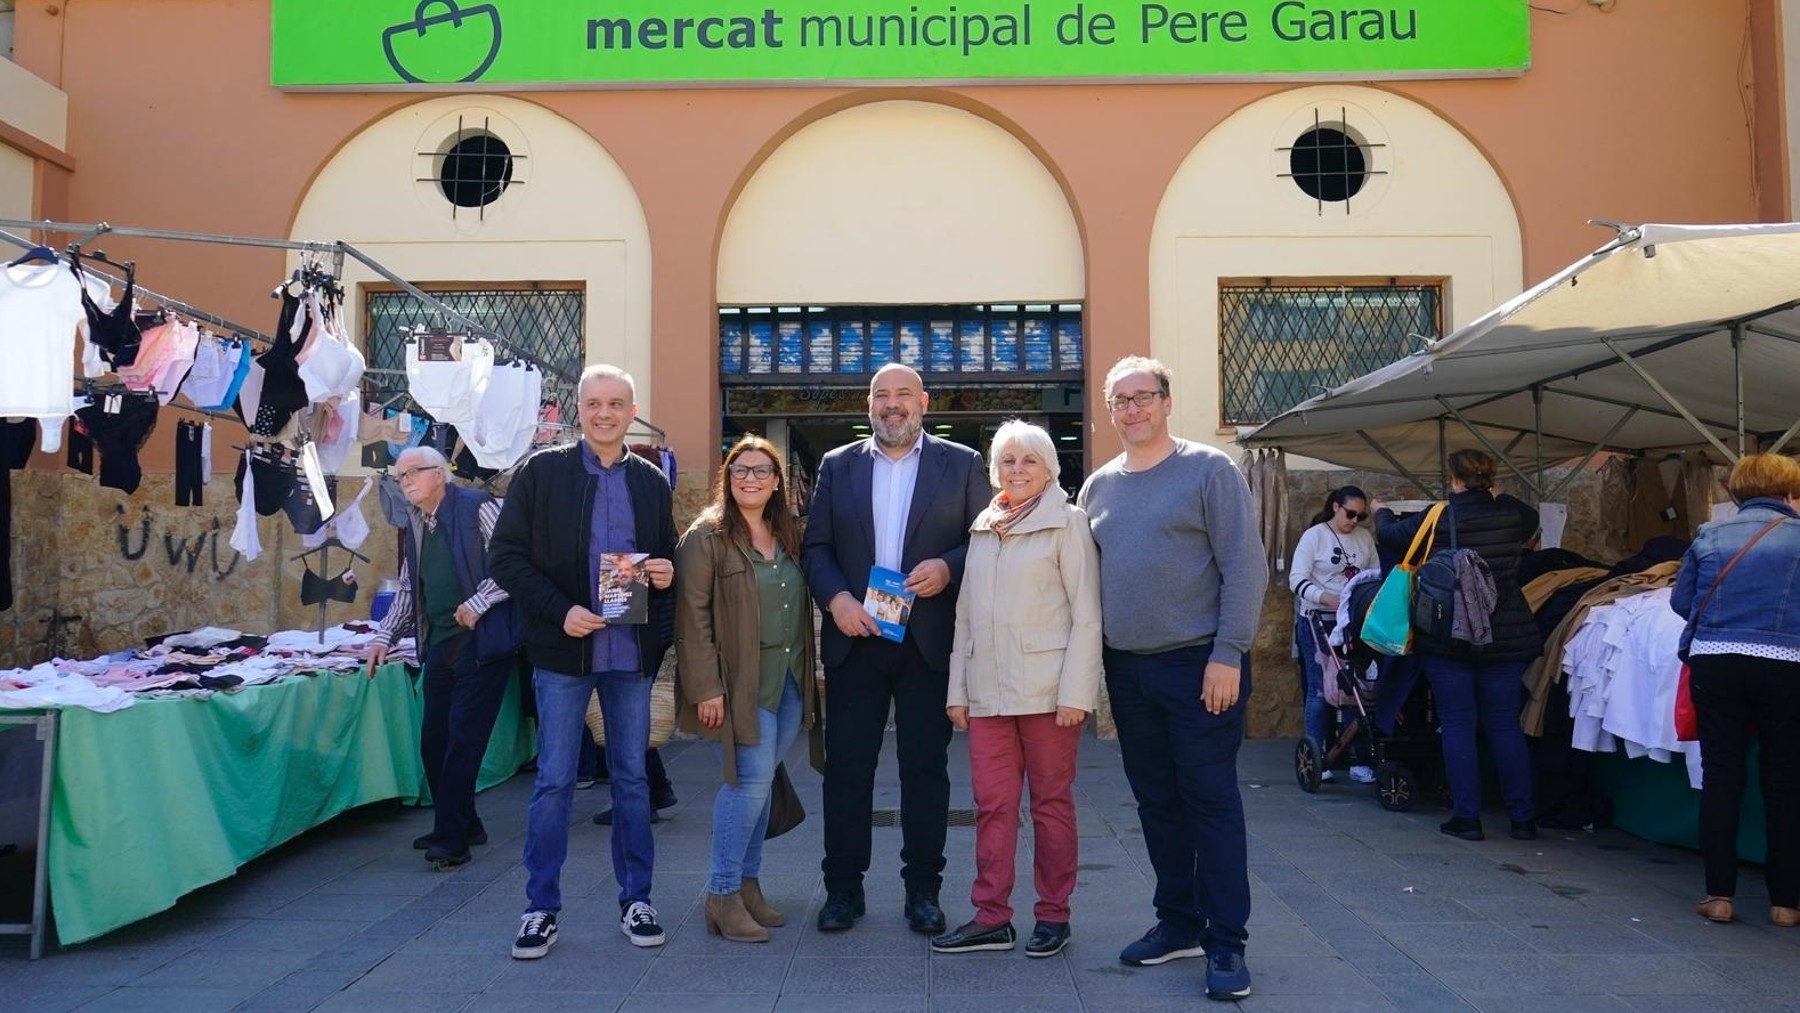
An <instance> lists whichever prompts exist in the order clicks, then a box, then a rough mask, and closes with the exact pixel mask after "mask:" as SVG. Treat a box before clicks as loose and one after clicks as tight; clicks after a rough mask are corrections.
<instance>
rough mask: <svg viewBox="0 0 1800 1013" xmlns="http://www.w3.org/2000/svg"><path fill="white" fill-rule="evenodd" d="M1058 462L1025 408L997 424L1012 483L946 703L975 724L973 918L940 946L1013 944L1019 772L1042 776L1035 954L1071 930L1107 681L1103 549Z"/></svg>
mask: <svg viewBox="0 0 1800 1013" xmlns="http://www.w3.org/2000/svg"><path fill="white" fill-rule="evenodd" d="M1059 470H1060V469H1059V467H1058V464H1057V460H1056V444H1055V443H1053V442H1052V441H1051V439H1050V434H1049V433H1047V432H1045V431H1044V430H1043V429H1041V428H1039V427H1038V426H1034V425H1031V424H1029V423H1026V422H1020V421H1017V420H1014V421H1011V422H1008V423H1006V424H1005V425H1002V426H1001V427H1000V429H999V431H998V432H996V433H995V434H994V442H993V446H992V447H991V449H990V450H989V451H988V478H989V480H990V481H991V482H992V483H993V484H994V487H995V488H997V489H999V490H1000V491H999V494H998V495H996V496H995V497H994V501H993V503H992V504H991V505H990V506H989V507H988V508H987V509H986V510H984V511H982V512H981V514H980V516H978V517H976V519H975V522H974V524H973V525H971V526H970V529H969V532H970V533H969V553H968V556H967V559H966V561H965V562H964V564H963V583H962V590H961V593H960V594H958V595H957V599H956V639H955V646H954V647H953V648H952V649H951V652H950V692H949V697H948V700H947V702H946V707H945V710H946V712H947V713H948V714H949V717H950V722H951V723H952V724H954V725H955V726H956V727H957V728H958V729H962V730H965V731H967V732H968V733H969V773H970V777H971V778H972V779H973V781H974V788H975V884H974V887H973V889H971V890H970V898H969V899H970V900H971V901H972V902H973V903H974V905H975V917H974V918H973V919H972V920H971V921H969V922H968V923H967V924H965V925H963V926H961V927H960V928H957V929H953V930H951V931H950V932H946V933H944V934H943V935H941V936H938V937H936V938H935V939H933V940H932V941H931V948H932V950H934V951H936V952H938V953H967V952H972V951H978V950H1010V949H1012V948H1013V943H1014V941H1015V936H1014V934H1013V927H1012V914H1013V912H1012V904H1011V898H1012V888H1013V880H1014V875H1015V873H1014V867H1013V860H1014V857H1015V855H1016V853H1017V850H1018V840H1019V792H1020V787H1021V782H1029V783H1030V785H1031V826H1032V844H1033V849H1032V850H1033V860H1032V871H1033V880H1034V882H1035V884H1036V886H1037V894H1038V900H1037V906H1036V909H1035V911H1034V912H1033V913H1034V914H1035V916H1036V919H1037V924H1036V927H1035V928H1034V929H1033V930H1032V933H1031V938H1030V939H1029V940H1028V941H1027V942H1026V944H1025V955H1026V956H1028V957H1049V956H1054V955H1055V954H1057V953H1059V952H1061V951H1062V948H1063V947H1064V946H1066V945H1068V942H1069V895H1070V894H1071V893H1072V892H1074V889H1075V870H1076V864H1077V841H1076V835H1075V801H1074V792H1073V788H1074V783H1075V752H1076V749H1077V747H1078V746H1079V745H1080V742H1081V726H1082V724H1083V723H1084V722H1085V721H1086V720H1087V716H1088V714H1089V712H1091V711H1092V710H1093V709H1094V705H1095V702H1096V700H1097V699H1098V697H1099V693H1100V570H1099V567H1100V558H1099V554H1098V552H1097V550H1096V549H1095V548H1094V538H1093V535H1092V534H1091V533H1090V532H1089V530H1088V520H1087V515H1086V514H1084V513H1082V511H1081V509H1080V508H1078V507H1076V506H1075V505H1074V504H1072V503H1070V502H1069V497H1068V494H1067V493H1065V492H1064V491H1063V490H1062V488H1061V487H1060V486H1058V485H1057V484H1056V478H1057V475H1058V473H1059Z"/></svg>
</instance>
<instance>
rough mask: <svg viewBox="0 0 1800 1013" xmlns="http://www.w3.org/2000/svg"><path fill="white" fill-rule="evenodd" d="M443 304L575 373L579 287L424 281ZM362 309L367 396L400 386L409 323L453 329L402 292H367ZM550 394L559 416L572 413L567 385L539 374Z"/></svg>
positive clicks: (582, 353)
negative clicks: (457, 285) (435, 285)
mask: <svg viewBox="0 0 1800 1013" xmlns="http://www.w3.org/2000/svg"><path fill="white" fill-rule="evenodd" d="M428 291H430V292H431V295H432V296H433V297H434V298H436V299H440V300H442V301H443V302H444V303H445V304H446V305H448V306H449V307H450V308H451V309H453V310H455V311H457V312H458V313H461V314H462V315H463V316H466V317H468V318H469V319H471V320H473V321H475V322H476V323H478V324H481V325H482V326H484V327H487V328H489V329H491V330H493V331H494V332H495V333H496V334H499V335H500V336H501V337H503V338H505V339H506V340H507V341H510V342H512V343H513V345H514V346H515V347H517V348H518V349H519V350H520V351H521V352H523V353H524V354H526V355H528V356H530V357H531V358H533V359H535V360H536V361H538V362H541V363H543V364H545V365H547V366H550V367H552V368H555V369H560V370H562V371H563V372H564V373H567V374H568V375H569V376H578V375H580V373H581V369H582V364H583V362H584V360H585V359H586V357H587V335H586V331H585V327H584V323H585V321H586V319H587V312H586V295H585V293H584V292H583V291H582V290H581V289H579V288H551V287H548V286H545V285H540V284H537V283H533V284H530V285H527V286H523V287H519V288H503V289H447V290H446V289H428ZM367 311H368V317H367V320H366V326H365V328H364V330H363V333H365V334H367V335H368V336H369V341H368V347H369V365H370V367H371V369H373V370H378V371H382V372H375V373H372V374H371V375H370V378H369V381H370V383H369V386H370V391H369V393H370V396H371V398H372V399H373V401H372V403H376V402H380V401H383V400H386V399H387V398H389V397H392V396H393V395H395V394H398V393H400V392H402V391H404V390H405V389H406V362H405V352H406V345H405V342H406V336H407V333H408V332H410V331H411V330H412V329H413V328H415V327H426V328H444V329H446V330H450V331H456V330H457V329H458V328H457V326H456V325H455V324H453V323H449V322H447V321H445V320H443V319H442V318H441V317H440V316H439V314H438V313H437V311H435V310H433V309H432V308H431V307H429V306H427V305H425V304H424V303H421V302H420V301H418V300H417V299H414V298H413V297H412V296H411V295H409V294H407V293H405V292H397V291H371V292H369V293H368V302H367ZM552 394H554V396H555V398H556V400H557V402H558V403H560V404H561V405H562V412H563V415H562V417H563V418H564V419H565V420H571V421H572V420H573V419H574V418H575V391H574V390H573V389H572V388H570V387H568V386H566V385H559V384H558V383H557V381H556V380H555V379H554V378H553V377H552V376H551V375H549V374H546V375H545V377H544V396H545V398H546V400H548V399H549V398H550V397H551V396H552Z"/></svg>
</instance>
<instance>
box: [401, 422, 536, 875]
mask: <svg viewBox="0 0 1800 1013" xmlns="http://www.w3.org/2000/svg"><path fill="white" fill-rule="evenodd" d="M394 473H395V474H396V475H398V476H399V479H400V491H401V492H402V493H404V494H405V495H406V499H407V502H408V503H410V504H411V509H410V519H411V524H410V526H409V527H408V529H407V537H406V539H405V540H404V542H403V543H402V548H401V552H400V591H399V593H398V594H396V595H395V597H394V604H393V607H392V608H391V609H390V610H389V611H388V614H387V617H386V618H385V619H383V620H382V623H381V630H380V632H379V633H377V634H376V635H375V640H374V643H373V644H372V645H371V646H370V649H369V668H368V672H369V675H370V676H373V675H374V674H375V668H376V666H378V665H380V664H381V663H382V662H383V661H385V660H387V653H388V649H389V648H390V647H392V646H393V643H394V641H395V640H397V639H399V638H400V637H404V636H407V635H409V634H411V635H414V636H416V637H417V638H418V645H419V646H418V653H419V660H420V662H421V664H422V666H423V668H424V675H423V681H424V688H425V718H424V724H423V728H422V729H421V731H420V735H419V753H420V756H421V758H422V759H423V760H424V762H425V782H426V784H428V785H430V786H431V797H432V799H433V800H434V801H435V804H436V819H435V821H434V822H433V824H432V828H431V833H429V834H426V835H425V836H423V837H420V838H419V839H418V840H416V841H414V842H413V847H415V848H419V849H422V850H424V852H425V860H426V861H428V862H431V863H433V864H434V865H439V866H452V865H462V864H464V863H466V862H467V861H468V860H469V845H471V844H486V843H487V830H486V829H485V828H483V827H482V825H481V818H480V817H479V816H476V815H475V779H476V776H477V775H478V774H479V773H480V771H481V758H482V756H483V755H484V754H486V752H487V745H488V739H489V737H490V736H492V734H493V731H494V719H495V718H496V717H497V716H498V715H499V713H500V702H501V699H502V698H503V697H504V696H505V695H506V685H507V680H508V679H509V678H511V676H512V674H513V665H514V662H515V655H516V654H517V653H518V633H517V629H516V626H515V624H514V623H513V621H512V618H513V617H512V616H511V615H510V613H511V606H510V605H508V606H506V607H505V608H496V606H499V605H500V604H501V603H502V602H505V601H506V600H507V595H506V592H505V591H504V590H502V589H501V588H500V586H499V585H498V584H495V583H494V582H493V580H491V579H490V578H489V577H488V573H487V545H488V541H489V540H490V539H491V538H492V537H493V535H494V522H495V521H496V520H497V519H498V518H499V516H500V504H499V503H498V502H497V501H496V500H495V499H494V498H493V497H492V496H489V495H487V494H486V493H484V492H480V491H479V490H475V489H470V488H466V487H463V486H454V485H451V484H450V474H449V466H448V464H447V462H445V460H444V455H442V454H440V453H438V452H437V451H436V450H434V449H433V448H431V447H413V448H412V449H410V450H407V451H406V452H405V453H403V454H401V455H400V459H399V461H397V462H396V463H395V465H394Z"/></svg>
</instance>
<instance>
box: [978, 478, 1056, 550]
mask: <svg viewBox="0 0 1800 1013" xmlns="http://www.w3.org/2000/svg"><path fill="white" fill-rule="evenodd" d="M1046 488H1048V487H1046ZM1043 498H1044V494H1043V493H1042V492H1039V493H1038V494H1037V495H1036V496H1033V497H1031V498H1030V499H1028V500H1026V501H1025V502H1023V503H1020V504H1019V505H1017V506H1013V505H1011V504H1009V503H1008V502H1007V500H1006V493H999V494H997V495H996V496H995V497H994V502H993V503H992V504H991V509H992V510H993V512H994V513H993V516H992V517H989V518H988V527H990V528H992V529H993V530H994V534H996V535H999V536H1000V537H1001V538H1005V537H1006V533H1007V532H1008V531H1010V530H1011V529H1012V526H1013V525H1014V524H1017V523H1018V522H1019V519H1020V518H1022V517H1024V516H1025V515H1026V514H1028V513H1030V512H1031V508H1032V507H1035V506H1037V505H1038V500H1040V499H1043Z"/></svg>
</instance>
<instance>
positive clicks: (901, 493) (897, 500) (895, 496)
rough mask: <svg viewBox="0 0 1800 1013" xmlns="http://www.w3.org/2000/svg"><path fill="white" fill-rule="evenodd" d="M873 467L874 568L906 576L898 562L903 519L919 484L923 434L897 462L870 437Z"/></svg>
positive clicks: (902, 543)
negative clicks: (873, 458)
mask: <svg viewBox="0 0 1800 1013" xmlns="http://www.w3.org/2000/svg"><path fill="white" fill-rule="evenodd" d="M869 446H870V447H871V448H872V449H873V450H874V452H875V453H874V457H875V467H874V473H873V475H872V476H871V478H872V481H871V482H870V483H869V486H870V499H871V502H870V506H871V508H872V509H873V512H874V515H875V565H876V566H884V567H886V568H888V569H890V570H896V571H899V572H901V573H905V572H906V571H905V570H902V569H900V560H901V558H902V556H903V554H904V552H905V548H906V517H907V513H908V512H909V511H910V510H911V509H912V497H913V487H914V486H916V485H917V484H918V482H919V460H920V458H921V457H922V456H923V455H924V451H925V431H924V430H922V429H921V430H920V431H919V438H918V439H916V440H914V441H913V445H912V449H911V450H909V451H907V452H906V455H905V456H903V457H901V458H900V459H899V460H898V461H896V460H894V459H893V458H891V457H889V456H888V455H887V452H886V451H885V450H883V449H882V447H881V443H880V442H879V441H877V440H875V439H874V438H873V437H870V439H869Z"/></svg>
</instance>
